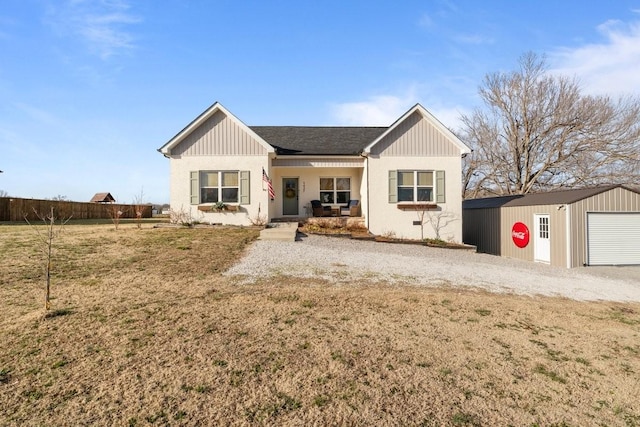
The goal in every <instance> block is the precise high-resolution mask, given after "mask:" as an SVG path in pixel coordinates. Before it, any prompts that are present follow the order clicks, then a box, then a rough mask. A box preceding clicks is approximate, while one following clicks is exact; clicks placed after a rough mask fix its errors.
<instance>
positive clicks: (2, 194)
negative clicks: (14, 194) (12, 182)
mask: <svg viewBox="0 0 640 427" xmlns="http://www.w3.org/2000/svg"><path fill="white" fill-rule="evenodd" d="M0 197H9V193H7V192H6V191H4V190H0Z"/></svg>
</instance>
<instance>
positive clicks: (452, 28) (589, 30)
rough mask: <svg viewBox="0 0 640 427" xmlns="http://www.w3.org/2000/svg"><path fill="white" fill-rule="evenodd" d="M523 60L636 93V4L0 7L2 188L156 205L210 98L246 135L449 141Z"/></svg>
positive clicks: (122, 1)
mask: <svg viewBox="0 0 640 427" xmlns="http://www.w3.org/2000/svg"><path fill="white" fill-rule="evenodd" d="M527 51H533V52H536V53H539V54H544V55H546V56H547V60H548V63H549V65H550V68H551V69H552V70H553V71H554V72H555V71H558V72H562V73H565V74H568V75H570V76H575V77H577V78H578V79H579V80H580V82H581V83H582V86H583V89H584V91H585V92H587V93H593V94H608V95H611V96H614V97H617V96H624V95H634V96H638V95H640V72H639V71H638V70H640V0H635V1H627V0H610V1H592V2H585V1H584V0H563V1H558V0H553V1H545V0H541V1H535V2H534V1H512V0H496V1H491V0H487V1H476V0H460V1H458V0H432V1H412V0H404V1H372V0H368V1H356V0H354V1H345V0H340V1H334V0H325V1H322V2H318V1H299V0H298V1H266V0H264V1H233V0H225V1H216V0H2V7H1V8H0V170H3V171H4V173H2V174H0V190H2V191H4V192H6V193H8V194H9V195H11V196H15V197H28V198H29V197H33V198H51V197H55V196H58V195H63V196H66V197H67V198H69V199H71V200H77V201H88V200H89V199H90V198H91V197H92V196H93V194H94V193H96V192H103V191H109V192H111V193H112V194H113V195H114V196H115V197H116V199H118V201H120V202H123V203H128V202H131V201H132V200H133V198H134V197H135V196H136V195H139V194H140V193H141V191H142V192H143V193H144V195H145V201H148V202H153V203H163V202H167V201H168V200H169V161H168V160H167V159H165V158H164V157H163V156H162V155H161V154H159V153H158V152H157V151H156V150H157V149H158V148H159V147H161V146H162V145H163V144H164V143H165V142H167V141H168V140H169V139H170V138H171V137H172V136H173V135H175V134H176V133H177V132H179V131H180V130H181V129H182V128H183V127H184V126H186V125H187V124H188V123H189V122H190V121H191V120H192V119H193V118H195V117H196V116H197V115H199V114H200V113H201V112H202V111H204V110H205V109H206V108H207V107H209V106H210V105H211V104H213V103H214V102H215V101H220V102H221V103H222V104H223V105H224V106H225V107H226V108H227V109H229V110H230V111H231V112H232V113H234V114H235V115H236V116H237V117H238V118H240V119H241V120H242V121H244V122H245V123H246V124H248V125H389V124H391V123H392V122H393V121H394V120H395V119H396V118H398V117H399V116H400V115H401V114H402V113H404V112H405V111H406V110H408V109H409V108H410V107H411V106H413V105H414V104H415V103H417V102H419V103H421V104H422V105H423V106H424V107H425V108H427V109H428V110H429V111H431V112H432V113H433V114H434V115H435V116H436V117H438V118H439V119H440V120H441V121H442V122H443V123H444V124H445V125H447V126H449V127H451V128H453V129H456V128H458V127H459V119H458V118H459V116H460V115H461V114H465V113H468V112H470V111H471V110H472V109H473V108H475V107H478V106H480V105H481V104H480V101H479V99H478V97H477V89H478V86H479V85H480V84H481V82H482V79H483V77H484V76H485V75H486V74H487V73H491V72H495V71H509V70H512V69H515V68H516V66H517V60H518V57H519V56H521V55H522V54H523V53H525V52H527Z"/></svg>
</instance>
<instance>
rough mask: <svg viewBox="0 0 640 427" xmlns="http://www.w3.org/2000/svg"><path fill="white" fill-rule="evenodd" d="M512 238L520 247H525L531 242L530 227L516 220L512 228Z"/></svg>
mask: <svg viewBox="0 0 640 427" xmlns="http://www.w3.org/2000/svg"><path fill="white" fill-rule="evenodd" d="M511 239H512V240H513V243H515V245H516V246H517V247H519V248H524V247H525V246H527V245H528V244H529V229H528V228H527V226H526V225H524V224H523V223H521V222H516V223H515V224H513V227H512V228H511Z"/></svg>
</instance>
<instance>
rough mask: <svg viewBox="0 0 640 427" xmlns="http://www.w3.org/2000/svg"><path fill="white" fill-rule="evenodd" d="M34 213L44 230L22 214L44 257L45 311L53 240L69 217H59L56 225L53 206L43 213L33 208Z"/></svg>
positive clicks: (49, 304) (48, 307)
mask: <svg viewBox="0 0 640 427" xmlns="http://www.w3.org/2000/svg"><path fill="white" fill-rule="evenodd" d="M34 213H35V214H36V216H37V217H38V218H40V219H41V220H42V222H43V223H44V225H45V231H44V232H42V231H41V230H40V229H39V228H38V227H36V226H35V225H32V224H31V223H30V222H29V219H28V218H27V215H25V216H24V219H25V221H26V222H27V224H29V225H31V226H32V227H33V230H34V231H35V233H36V235H37V236H38V245H39V247H40V250H41V251H42V253H43V255H44V258H43V263H44V273H45V296H44V309H45V312H46V311H48V310H49V309H50V308H51V260H52V258H53V240H54V239H55V238H57V237H58V236H59V235H60V233H61V232H62V230H63V227H64V225H65V224H66V223H67V222H69V220H70V219H71V217H68V218H63V219H61V221H60V223H59V224H57V225H56V216H55V213H54V208H53V206H52V207H51V210H50V212H49V213H48V214H43V213H40V212H37V211H35V210H34Z"/></svg>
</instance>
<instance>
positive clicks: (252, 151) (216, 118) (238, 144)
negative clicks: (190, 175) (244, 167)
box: [171, 111, 267, 156]
mask: <svg viewBox="0 0 640 427" xmlns="http://www.w3.org/2000/svg"><path fill="white" fill-rule="evenodd" d="M171 154H172V155H175V156H217V155H222V156H260V155H264V156H266V155H267V150H266V149H265V147H264V146H263V145H262V144H260V143H259V142H258V141H257V140H256V139H255V138H253V136H252V135H250V134H249V133H248V132H246V131H245V130H244V129H242V128H241V127H240V126H238V124H237V123H236V122H235V121H234V120H231V119H229V118H228V117H227V116H226V115H225V114H224V113H223V112H221V111H218V112H217V113H215V114H214V115H213V116H211V117H209V119H207V120H206V121H205V122H204V123H202V124H201V125H200V126H198V128H197V129H195V130H194V131H193V132H192V133H191V134H189V135H188V136H187V137H186V138H185V139H184V140H183V141H181V142H180V143H179V144H178V145H177V146H176V147H174V148H173V149H172V150H171Z"/></svg>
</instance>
